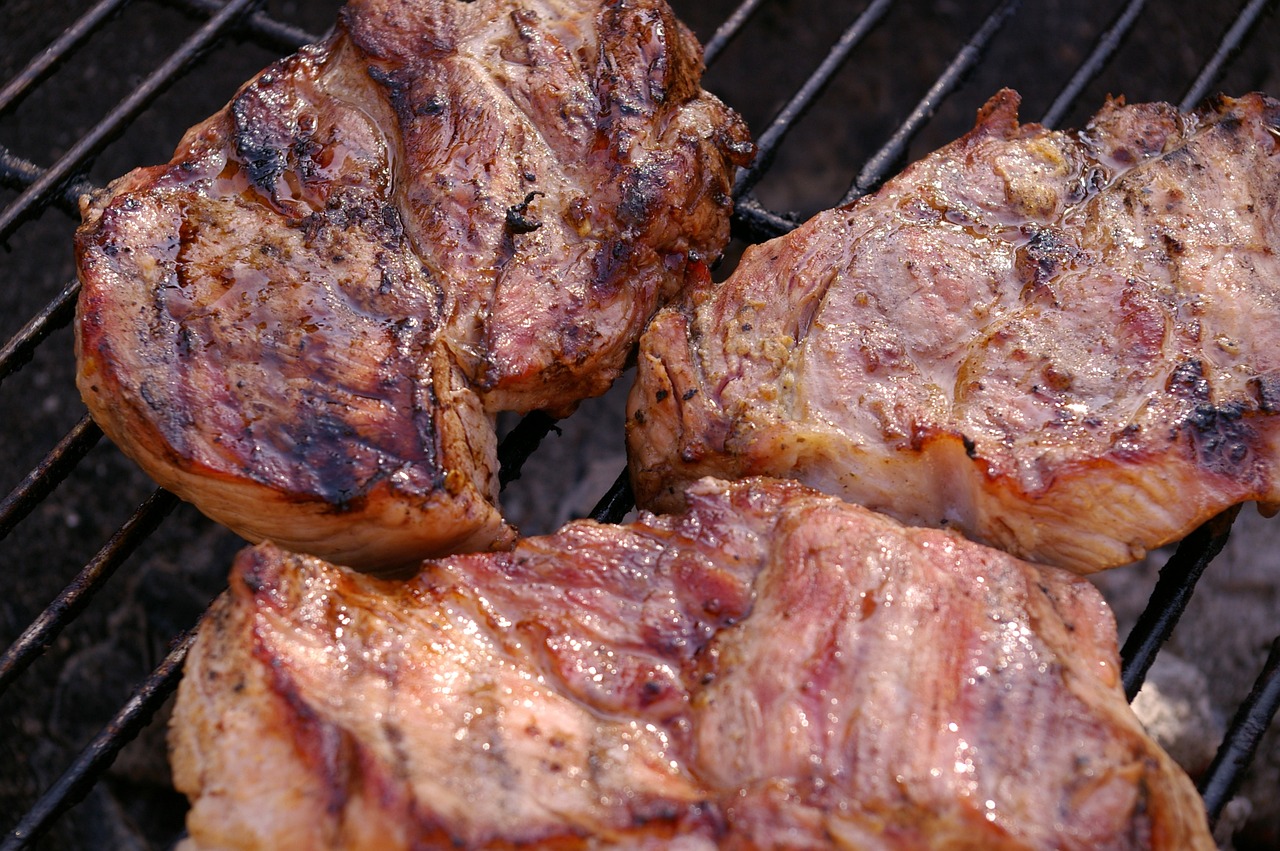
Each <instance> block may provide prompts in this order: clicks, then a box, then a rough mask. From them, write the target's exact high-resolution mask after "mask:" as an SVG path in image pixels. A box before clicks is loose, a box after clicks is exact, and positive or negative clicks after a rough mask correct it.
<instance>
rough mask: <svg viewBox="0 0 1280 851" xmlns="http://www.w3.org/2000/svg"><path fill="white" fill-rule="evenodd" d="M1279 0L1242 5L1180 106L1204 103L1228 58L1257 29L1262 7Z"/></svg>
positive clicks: (1187, 108)
mask: <svg viewBox="0 0 1280 851" xmlns="http://www.w3.org/2000/svg"><path fill="white" fill-rule="evenodd" d="M1273 2H1275V0H1249V2H1248V3H1246V4H1245V5H1244V6H1242V7H1241V9H1240V12H1239V14H1237V15H1236V18H1235V20H1234V21H1232V22H1231V26H1230V27H1228V28H1227V32H1226V34H1225V35H1223V36H1222V41H1220V42H1219V43H1218V49H1217V50H1215V51H1214V52H1213V56H1211V57H1209V61H1208V62H1206V63H1205V65H1204V67H1203V68H1201V69H1200V73H1199V74H1198V75H1197V76H1196V79H1195V82H1193V83H1192V84H1191V87H1190V88H1188V89H1187V93H1186V94H1185V95H1183V96H1182V100H1181V101H1179V102H1178V108H1179V109H1181V110H1182V111H1183V112H1190V111H1191V110H1193V109H1195V108H1196V107H1197V106H1199V105H1200V102H1201V101H1202V100H1204V99H1205V98H1206V97H1207V96H1208V95H1209V92H1210V90H1211V89H1212V88H1213V86H1214V84H1215V83H1217V81H1218V78H1219V77H1220V76H1222V70H1223V68H1224V67H1226V64H1227V61H1228V60H1229V59H1230V58H1231V57H1232V56H1234V55H1235V54H1236V52H1237V51H1238V50H1239V49H1240V46H1241V45H1242V44H1244V40H1245V38H1246V37H1247V36H1248V35H1249V33H1250V32H1251V31H1252V30H1253V27H1254V24H1256V23H1258V19H1259V18H1260V17H1261V16H1262V11H1263V9H1265V8H1266V7H1267V6H1268V5H1269V4H1271V3H1273Z"/></svg>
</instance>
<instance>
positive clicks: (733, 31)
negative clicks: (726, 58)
mask: <svg viewBox="0 0 1280 851" xmlns="http://www.w3.org/2000/svg"><path fill="white" fill-rule="evenodd" d="M763 2H764V0H743V3H742V4H741V5H740V6H738V8H736V9H734V10H733V13H732V14H730V15H729V17H727V18H725V19H724V23H722V24H721V25H720V26H719V27H718V28H717V29H716V31H715V35H713V36H711V38H710V39H708V41H707V43H706V44H705V45H703V47H702V63H703V64H704V65H706V66H710V65H711V63H712V62H715V61H716V57H717V56H719V55H720V51H722V50H724V49H725V47H727V46H728V45H729V42H731V41H733V37H734V36H736V35H737V34H738V33H739V32H741V31H742V28H743V26H745V25H746V23H747V21H749V20H751V16H752V15H754V14H755V13H756V10H757V9H759V8H760V6H761V4H762V3H763Z"/></svg>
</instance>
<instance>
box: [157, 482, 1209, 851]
mask: <svg viewBox="0 0 1280 851" xmlns="http://www.w3.org/2000/svg"><path fill="white" fill-rule="evenodd" d="M687 497H688V508H687V510H686V511H684V512H682V513H681V514H679V515H667V516H663V517H655V516H652V515H648V514H642V516H641V518H640V519H639V520H638V521H636V522H634V523H632V524H630V525H627V526H615V525H601V524H597V523H594V522H591V521H577V522H574V523H571V524H569V525H568V526H566V527H564V528H563V529H562V530H561V531H560V532H558V533H556V534H553V535H549V536H545V537H539V538H531V539H527V540H524V541H521V542H520V543H519V544H517V546H516V547H515V549H514V550H513V551H511V552H506V553H488V554H474V555H461V556H453V557H450V558H447V559H441V560H438V561H432V562H428V563H426V564H425V565H424V566H423V569H422V571H421V573H419V574H418V575H417V576H416V577H414V578H412V579H411V580H409V581H407V582H403V583H397V582H390V581H387V580H380V579H375V578H372V577H369V576H366V575H363V574H359V573H355V572H352V571H349V570H345V569H342V568H337V567H334V566H332V565H329V564H326V563H324V562H323V561H321V560H319V559H316V558H311V557H305V556H298V555H290V554H287V553H284V552H282V551H281V550H279V549H276V548H274V547H272V546H270V545H266V544H263V545H260V546H258V547H256V548H253V549H249V550H246V551H245V552H243V553H242V554H241V556H240V557H239V559H238V560H237V563H236V566H235V569H234V571H233V573H232V577H231V587H230V589H229V591H228V592H227V593H226V594H225V595H224V596H222V597H221V598H219V600H218V601H217V602H216V603H215V605H214V607H213V608H212V610H211V612H210V614H209V615H208V616H207V617H206V619H205V621H204V622H203V624H202V625H201V627H200V634H199V637H198V639H197V641H196V643H195V646H194V648H193V649H192V651H191V655H190V657H189V658H188V661H187V668H186V673H185V677H184V679H183V681H182V683H181V686H180V688H179V693H178V702H177V706H176V709H175V712H174V715H173V720H172V727H171V730H170V744H171V750H172V758H173V767H174V779H175V783H176V785H177V787H178V788H179V789H180V790H181V791H183V792H184V793H186V794H187V795H188V796H189V797H190V798H191V801H192V809H191V811H190V813H189V815H188V820H187V827H188V831H189V837H190V838H189V839H188V840H187V842H186V843H185V845H184V846H183V848H184V851H195V849H202V848H271V849H292V848H298V849H308V850H309V851H314V849H323V848H344V849H360V848H370V849H374V848H376V849H382V851H387V849H399V848H404V849H407V848H436V847H441V848H516V847H539V848H559V849H571V848H595V849H603V848H650V849H668V848H674V849H714V848H737V849H750V848H760V849H782V848H849V849H854V848H856V849H861V850H862V851H869V850H870V849H924V848H935V849H942V848H946V849H951V851H958V849H982V851H998V849H1032V848H1035V849H1049V848H1053V849H1080V851H1085V850H1086V849H1087V851H1097V849H1127V848H1133V849H1139V848H1140V849H1175V848H1178V849H1193V848H1194V849H1211V848H1213V847H1214V846H1213V843H1212V841H1211V839H1210V836H1209V833H1208V829H1207V826H1206V817H1205V814H1204V809H1203V804H1202V802H1201V801H1200V799H1199V797H1198V795H1197V794H1196V791H1195V789H1194V787H1193V786H1192V785H1191V782H1190V780H1189V779H1188V778H1187V777H1186V776H1185V775H1184V774H1183V773H1182V772H1181V770H1180V769H1178V768H1177V767H1176V766H1175V765H1174V764H1173V763H1172V762H1171V761H1170V759H1169V758H1168V757H1167V756H1166V755H1165V754H1164V753H1163V752H1162V751H1161V750H1160V749H1159V748H1158V747H1157V746H1156V745H1155V744H1154V743H1153V742H1152V741H1151V740H1150V739H1149V738H1148V737H1147V736H1146V735H1145V734H1144V733H1143V731H1142V729H1141V727H1140V726H1139V724H1138V722H1137V720H1136V718H1135V716H1134V715H1133V713H1132V712H1131V710H1130V709H1129V707H1128V705H1127V704H1126V702H1125V698H1124V694H1123V691H1122V688H1121V685H1120V681H1119V660H1118V658H1117V653H1116V628H1115V623H1114V621H1113V619H1112V616H1111V613H1110V610H1109V609H1108V607H1107V606H1106V604H1105V603H1104V602H1103V600H1102V598H1101V596H1100V595H1099V594H1098V592H1097V591H1096V590H1095V589H1094V588H1093V587H1092V585H1090V584H1089V583H1088V582H1087V581H1086V580H1084V579H1083V578H1080V577H1077V576H1074V575H1072V574H1070V573H1068V572H1066V571H1062V570H1058V569H1055V568H1040V567H1036V566H1033V565H1030V564H1027V563H1025V562H1021V561H1018V560H1017V559H1014V558H1013V557H1011V556H1009V555H1007V554H1005V553H1002V552H999V551H996V550H992V549H989V548H987V547H984V546H981V545H978V544H974V543H972V542H969V541H967V540H964V539H963V538H961V537H960V536H959V535H957V534H955V533H953V532H948V531H940V530H933V529H913V528H907V527H904V526H902V525H901V524H899V523H897V522H896V521H894V520H892V519H890V518H887V517H885V516H883V515H878V514H874V513H872V512H870V511H868V510H866V509H864V508H861V507H859V506H854V505H850V504H848V503H844V502H841V501H840V500H838V499H836V498H834V497H830V496H826V495H823V494H820V493H818V492H816V491H813V490H811V489H809V488H807V487H804V486H802V485H800V484H798V483H796V482H793V481H781V480H765V479H752V480H746V481H741V482H736V483H726V482H721V481H715V480H706V481H703V482H699V483H697V484H696V485H694V486H693V487H692V488H690V489H689V490H688V493H687Z"/></svg>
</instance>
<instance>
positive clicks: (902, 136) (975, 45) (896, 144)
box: [840, 0, 1022, 205]
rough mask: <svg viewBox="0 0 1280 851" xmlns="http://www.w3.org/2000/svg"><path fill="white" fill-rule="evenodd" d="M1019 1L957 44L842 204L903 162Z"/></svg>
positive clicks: (1007, 3) (996, 12)
mask: <svg viewBox="0 0 1280 851" xmlns="http://www.w3.org/2000/svg"><path fill="white" fill-rule="evenodd" d="M1020 5H1022V0H1004V2H1002V3H1001V4H1000V5H999V6H997V7H996V8H995V10H994V11H992V12H991V14H989V15H987V17H986V20H984V21H983V22H982V26H981V27H979V28H978V30H977V32H975V33H974V34H973V36H972V37H971V38H970V39H969V41H967V42H966V43H965V45H964V47H962V48H960V52H959V53H957V54H956V56H955V58H954V59H952V60H951V64H950V65H948V66H947V69H946V70H945V71H943V72H942V76H940V77H938V79H937V80H936V81H935V82H934V84H933V86H932V87H931V88H930V89H929V91H928V92H927V93H926V94H925V96H924V97H923V98H921V100H920V102H919V103H918V104H916V108H915V109H913V110H912V111H911V114H910V115H908V116H907V119H906V121H904V122H903V123H902V126H900V127H899V128H898V129H897V131H895V132H894V134H893V136H891V137H890V138H889V141H888V142H886V143H885V144H884V146H883V147H882V148H880V150H879V151H877V152H876V153H875V154H874V155H873V156H872V157H871V159H870V160H869V161H868V162H867V164H866V165H865V166H863V168H862V171H860V172H859V173H858V177H857V179H856V180H854V182H853V185H852V186H850V187H849V191H848V192H846V193H845V195H844V198H842V199H840V204H841V205H844V204H851V203H853V202H854V201H857V200H858V199H859V198H861V197H862V196H863V195H866V194H867V193H868V192H870V191H872V190H873V189H875V188H876V187H877V186H879V185H880V184H881V183H883V182H884V180H885V178H886V177H888V176H889V174H890V172H892V171H893V169H894V168H895V167H896V166H897V165H898V164H899V163H901V162H902V160H903V159H904V158H905V157H906V154H907V145H908V144H910V142H911V140H912V139H913V138H915V135H916V133H918V132H920V128H922V127H924V125H925V122H927V121H928V120H929V119H930V118H932V117H933V113H934V112H935V111H936V110H937V108H938V105H939V104H941V103H942V101H944V100H946V99H947V97H948V96H950V95H951V93H952V92H954V91H955V90H956V89H957V88H958V87H959V86H960V83H961V82H963V81H964V78H965V76H966V75H967V74H968V73H969V72H970V71H971V70H973V66H974V65H976V64H977V63H978V60H979V59H981V58H982V54H983V52H984V51H985V50H986V48H987V45H988V44H990V43H991V39H993V38H995V36H996V33H998V32H1000V29H1001V27H1003V26H1004V25H1005V22H1006V21H1008V20H1009V17H1010V16H1011V15H1012V14H1013V13H1014V12H1016V11H1017V10H1018V7H1019V6H1020Z"/></svg>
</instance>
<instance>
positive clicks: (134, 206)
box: [76, 0, 751, 568]
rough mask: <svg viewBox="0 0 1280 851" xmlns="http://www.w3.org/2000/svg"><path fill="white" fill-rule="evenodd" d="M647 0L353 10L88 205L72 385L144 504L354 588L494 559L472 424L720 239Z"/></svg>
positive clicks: (627, 331) (557, 396)
mask: <svg viewBox="0 0 1280 851" xmlns="http://www.w3.org/2000/svg"><path fill="white" fill-rule="evenodd" d="M701 70H702V67H701V54H700V49H699V47H698V45H697V43H696V41H695V40H694V38H693V36H692V35H691V34H690V33H689V32H688V30H687V29H686V28H685V27H684V26H683V25H682V24H680V23H679V22H678V21H677V20H676V19H675V18H674V16H673V15H672V13H671V11H670V9H669V8H668V7H667V6H666V5H665V3H663V2H662V0H626V2H620V3H601V2H599V0H594V2H586V1H585V0H580V2H567V1H566V2H550V0H520V1H519V2H517V0H477V2H470V3H460V2H456V1H455V0H415V2H399V1H397V2H392V0H363V2H359V0H358V1H357V2H353V3H351V4H350V5H349V6H348V7H346V9H344V11H343V13H342V17H341V20H340V22H339V26H338V28H337V30H336V33H335V35H334V36H333V37H331V38H330V39H329V40H328V41H326V42H325V43H323V44H320V45H316V46H311V47H307V48H304V49H303V50H301V51H300V52H299V53H297V54H296V55H294V56H292V57H289V58H287V59H285V60H282V61H281V62H278V63H277V64H275V65H273V66H272V67H270V68H268V69H267V70H266V71H264V72H263V73H262V74H260V75H259V76H258V77H257V78H255V79H254V80H253V81H252V82H250V83H249V84H248V85H246V87H245V88H243V89H242V90H241V91H240V92H239V93H238V94H237V95H236V96H235V98H234V99H233V100H232V101H231V103H230V104H229V105H228V106H227V107H226V108H225V109H224V110H223V111H221V112H220V113H218V114H217V115H215V116H213V117H212V118H210V119H208V120H207V121H205V122H204V123H202V124H200V125H198V126H197V127H195V128H193V129H192V130H191V131H189V133H188V134H187V135H186V137H185V138H184V139H183V141H182V143H181V144H180V145H179V147H178V150H177V152H176V154H175V155H174V158H173V160H172V162H170V163H169V164H168V165H164V166H158V167H154V168H147V169H140V170H138V171H135V172H133V173H131V174H129V175H126V176H125V177H123V178H121V179H120V180H117V181H115V182H114V183H113V184H112V185H111V186H110V187H109V188H108V189H107V190H106V191H104V192H102V193H100V194H98V195H96V196H94V197H91V198H86V199H84V201H83V202H82V207H83V215H84V223H83V225H82V226H81V228H80V230H79V232H78V235H77V254H78V260H79V271H80V278H81V281H82V283H83V291H82V295H81V299H80V303H79V313H78V321H77V340H76V342H77V350H78V352H79V357H80V371H79V386H80V388H81V392H82V395H83V396H84V399H85V401H86V403H87V404H88V406H89V409H90V411H91V412H92V414H93V416H94V418H95V420H96V421H97V422H98V423H99V425H101V426H102V428H103V430H104V431H105V432H106V433H107V435H108V436H109V437H111V439H112V440H113V441H115V442H116V443H117V444H118V445H119V446H120V447H121V448H122V449H123V450H124V451H125V452H127V453H128V454H130V455H131V456H132V457H133V458H134V459H135V460H136V461H138V462H139V463H140V464H141V465H142V466H143V467H144V468H145V469H146V470H147V471H148V472H149V473H150V474H151V475H152V476H153V477H154V478H156V479H157V480H158V481H159V482H160V483H161V484H162V485H164V486H165V487H168V488H170V489H172V490H174V491H175V492H177V493H178V494H179V495H180V496H182V497H184V498H186V499H188V500H190V501H191V502H194V503H195V504H196V505H197V506H199V507H200V508H201V509H202V510H203V511H204V512H205V513H206V514H208V515H210V516H211V517H213V518H215V519H217V520H219V521H221V522H223V523H225V524H226V525H228V526H230V527H232V528H233V529H236V530H237V531H239V532H240V533H241V534H243V535H245V536H246V537H248V538H249V539H251V540H255V541H256V540H259V539H262V538H270V539H272V540H274V541H276V542H278V543H280V544H281V545H283V546H285V547H288V548H292V549H298V550H302V551H309V552H314V553H317V554H320V555H323V556H325V557H327V558H330V559H333V560H336V561H340V562H344V563H348V564H352V565H358V566H361V567H365V568H381V567H392V566H395V565H398V564H402V563H404V562H406V561H412V560H416V559H418V558H421V557H422V556H423V555H427V554H432V553H438V552H444V551H454V550H456V549H459V548H463V549H472V548H478V547H485V546H501V545H506V544H509V543H510V541H511V538H512V533H511V530H510V529H509V528H508V527H507V526H506V525H505V524H504V523H503V522H502V518H501V516H500V514H499V512H498V509H497V506H496V494H497V483H496V475H495V471H496V461H495V449H494V443H495V439H494V435H493V423H492V419H493V414H494V413H495V412H496V411H499V410H519V411H527V410H533V409H544V410H547V411H550V412H552V413H556V414H564V413H567V412H568V411H570V410H572V408H573V407H574V406H575V404H576V403H577V402H578V401H579V400H581V399H582V398H584V397H586V396H589V395H593V394H598V393H601V392H603V391H604V390H605V389H606V388H607V387H608V386H609V384H610V383H611V382H612V380H613V379H614V378H615V377H616V376H617V374H618V373H619V372H620V371H621V369H622V367H623V365H624V361H625V359H626V357H627V355H628V354H629V353H630V352H631V351H632V350H633V347H634V343H635V340H636V338H637V337H638V335H639V333H640V329H641V327H642V325H643V323H644V322H645V321H646V320H647V319H648V318H649V316H650V315H651V314H652V312H653V311H654V309H655V308H656V307H657V305H658V304H659V303H660V302H661V301H662V300H664V299H667V298H669V297H671V296H672V295H673V294H674V293H675V292H676V291H677V290H678V289H679V288H680V287H682V286H683V285H684V282H685V279H686V277H693V278H699V277H703V276H705V275H706V270H705V261H706V260H707V259H710V258H713V257H714V256H716V255H717V254H718V253H719V252H720V250H721V249H722V247H723V245H724V244H725V242H726V241H727V239H728V214H729V210H730V205H731V201H730V196H729V187H730V182H731V179H732V172H733V169H734V168H735V163H738V164H740V163H742V162H744V161H745V158H746V157H747V156H748V155H749V154H750V152H751V145H750V143H749V141H748V140H747V135H746V131H745V128H744V126H743V125H742V123H741V121H740V120H739V119H738V118H737V116H735V115H734V114H733V113H732V112H730V111H729V110H728V109H726V108H725V107H724V106H723V105H722V104H721V103H720V102H719V101H717V100H716V99H715V98H713V97H711V96H710V95H708V94H707V93H705V92H703V91H702V90H701V89H700V88H699V85H698V81H699V77H700V74H701Z"/></svg>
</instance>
